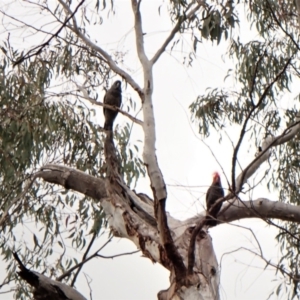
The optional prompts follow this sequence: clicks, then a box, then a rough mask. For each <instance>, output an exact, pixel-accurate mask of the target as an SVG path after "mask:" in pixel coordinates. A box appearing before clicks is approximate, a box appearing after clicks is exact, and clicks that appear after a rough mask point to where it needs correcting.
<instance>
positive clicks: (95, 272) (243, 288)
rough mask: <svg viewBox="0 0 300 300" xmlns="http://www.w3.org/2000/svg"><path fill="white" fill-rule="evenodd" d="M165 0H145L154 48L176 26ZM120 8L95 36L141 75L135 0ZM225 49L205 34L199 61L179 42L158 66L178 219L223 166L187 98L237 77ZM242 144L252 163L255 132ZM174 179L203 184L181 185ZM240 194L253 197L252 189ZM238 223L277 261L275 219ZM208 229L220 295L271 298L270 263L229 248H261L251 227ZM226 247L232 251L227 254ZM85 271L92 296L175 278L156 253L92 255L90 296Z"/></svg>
mask: <svg viewBox="0 0 300 300" xmlns="http://www.w3.org/2000/svg"><path fill="white" fill-rule="evenodd" d="M5 3H7V2H5V1H1V2H0V7H1V8H2V9H3V8H7V7H6V6H5ZM18 3H19V2H17V1H16V2H13V3H12V4H11V6H10V10H8V12H10V13H13V14H14V15H15V17H18V18H24V19H26V21H27V22H33V23H35V24H40V22H43V21H44V17H42V16H40V15H37V14H36V13H34V11H32V15H31V16H30V17H27V18H25V17H24V11H23V8H21V9H20V8H18ZM53 3H56V2H53ZM159 3H160V1H153V0H145V1H143V4H142V13H143V15H142V17H143V24H144V26H143V27H144V32H145V33H146V34H145V36H144V37H145V43H146V47H147V49H148V51H147V53H148V54H149V56H151V55H153V53H154V52H155V50H156V49H157V48H158V47H159V46H160V44H161V43H162V42H163V41H164V39H165V37H166V35H167V33H168V31H169V30H170V28H172V27H171V23H170V22H169V21H168V19H167V18H166V17H163V15H164V13H165V8H163V9H162V12H161V16H159V15H158V13H157V12H158V6H159ZM92 6H93V5H92ZM115 8H116V15H115V16H113V15H111V16H110V18H109V19H108V20H107V18H106V16H107V12H106V11H104V12H101V14H102V17H103V18H104V23H103V25H102V26H100V27H94V29H93V28H92V27H91V28H90V31H89V34H90V35H91V37H92V39H93V38H95V39H97V42H98V44H99V45H101V46H102V47H104V48H105V49H106V50H108V51H110V50H115V49H116V50H118V51H124V52H125V53H126V56H125V58H124V65H123V67H126V68H127V71H129V70H130V72H131V74H132V76H133V77H134V79H136V80H137V81H138V82H139V83H142V72H141V69H140V68H139V63H138V59H137V57H136V52H135V38H134V31H133V18H132V12H131V6H130V1H125V0H123V1H121V0H119V1H115ZM49 26H50V25H49ZM0 29H1V25H0ZM14 34H16V36H15V37H14V39H15V40H18V43H19V45H20V46H21V45H22V43H24V42H25V43H26V42H27V41H28V43H31V42H33V41H34V43H35V44H36V43H38V41H37V39H36V38H30V37H27V38H26V39H25V40H20V34H21V32H16V31H12V32H11V36H12V37H13V36H14ZM252 34H255V33H253V32H252V33H251V32H250V31H247V30H244V28H243V30H241V38H245V39H246V38H249V36H251V35H252ZM6 35H7V33H5V29H4V28H2V30H1V37H2V38H3V37H4V36H6ZM183 38H184V41H185V44H184V45H183V46H182V49H183V51H184V52H185V53H186V54H187V50H188V45H189V44H190V36H189V35H187V34H186V35H185V36H184V37H183ZM226 49H227V44H226V43H223V42H222V43H221V45H219V46H216V45H214V46H211V44H210V42H205V43H203V44H201V45H199V46H198V52H197V57H196V58H195V60H194V63H193V67H187V66H184V65H183V64H182V62H183V56H184V55H183V54H182V53H180V50H181V47H180V46H177V48H176V50H175V51H174V52H172V53H170V52H168V53H165V54H163V55H162V57H161V59H160V60H159V61H158V63H157V65H156V66H155V69H154V84H155V86H154V95H153V100H154V109H155V117H156V129H157V144H156V149H157V156H158V161H159V164H160V167H161V170H162V172H163V175H164V178H165V181H166V183H167V184H169V185H170V186H168V196H169V197H168V202H167V209H168V211H169V212H170V213H171V214H172V215H173V216H175V217H178V218H180V219H186V218H188V217H191V216H193V215H195V214H197V213H198V212H200V211H202V210H203V209H204V208H203V207H204V203H205V201H204V199H205V192H206V190H207V187H208V186H209V185H210V184H211V180H212V177H211V174H212V172H213V171H215V170H218V171H219V172H221V169H220V167H219V166H218V164H217V162H216V161H215V159H214V158H213V156H212V155H211V153H210V151H209V150H208V148H207V147H206V146H205V145H204V144H203V143H202V140H201V137H200V136H199V134H198V133H197V126H196V124H191V122H190V113H189V110H188V106H189V105H190V104H191V102H193V101H194V100H195V99H196V97H197V95H198V94H200V93H203V92H204V91H205V89H206V88H208V87H220V86H233V85H234V84H233V82H232V81H230V80H228V81H226V82H224V80H223V79H224V77H225V75H226V71H227V69H228V68H229V67H230V66H231V67H232V63H231V62H230V61H229V60H228V59H226V60H225V61H224V60H222V55H224V54H225V51H226ZM122 86H123V95H125V96H126V94H127V93H130V94H131V95H132V97H133V98H134V99H135V100H136V101H138V98H137V96H136V95H135V94H134V93H133V92H132V90H131V89H130V88H129V87H128V89H127V90H125V84H124V83H123V84H122ZM103 95H104V92H103ZM100 98H101V97H100ZM124 99H126V97H125V98H124ZM125 101H126V100H125ZM124 118H125V117H123V116H120V115H119V116H118V118H117V120H116V123H119V124H122V122H124V121H125V119H124ZM95 120H97V121H99V122H101V123H102V122H103V116H102V110H101V109H99V111H98V112H97V116H96V118H95ZM227 132H228V135H229V136H230V139H232V140H233V141H236V139H237V134H238V131H237V128H228V130H227ZM141 138H142V132H141V129H140V128H138V126H137V125H135V129H134V132H133V136H132V140H133V141H134V140H136V139H141ZM218 139H219V137H218V135H217V134H214V133H212V134H211V136H210V138H209V139H207V140H206V143H207V144H208V145H209V146H210V147H211V148H212V149H213V151H214V153H215V155H216V156H217V157H218V159H219V162H220V163H221V165H222V167H223V169H224V170H225V174H221V179H222V183H223V187H224V188H227V184H226V179H225V175H227V176H229V175H230V169H231V168H230V167H231V157H232V146H231V143H230V141H229V140H228V138H227V137H226V136H225V135H223V141H222V143H221V144H220V143H219V142H218ZM141 148H142V147H141ZM241 151H242V154H241V155H240V156H239V158H240V162H241V164H242V165H243V166H246V165H247V164H248V163H249V162H250V161H251V160H252V159H253V157H254V154H255V152H256V147H255V144H254V142H253V143H252V141H251V140H250V141H249V142H247V143H245V145H244V146H243V147H242V149H241ZM263 170H264V168H263V167H262V168H261V169H260V170H259V171H258V175H257V178H256V179H255V180H256V181H255V182H257V181H258V180H259V178H260V177H261V176H262V175H263ZM254 178H255V176H254ZM252 180H253V178H251V180H250V182H251V183H252ZM264 184H265V181H263V182H262V185H261V186H258V187H257V188H256V189H255V191H254V193H253V199H255V198H256V197H267V198H270V199H274V200H276V199H277V198H276V195H277V194H276V192H274V193H273V194H271V195H270V194H269V193H268V191H267V189H266V188H265V187H264ZM173 185H182V186H186V185H187V186H197V187H196V188H189V187H176V186H173ZM136 190H137V191H138V192H145V193H148V194H149V195H151V190H150V187H149V183H148V180H147V179H145V180H140V182H139V183H138V186H137V188H136ZM242 197H244V199H248V197H249V195H243V196H242ZM236 224H237V225H239V226H245V227H249V228H251V229H252V230H253V232H254V233H255V234H256V237H257V239H258V240H259V242H260V243H261V247H262V249H263V251H264V255H265V256H266V257H267V258H268V259H272V260H273V261H274V262H277V261H278V254H279V251H278V249H277V247H276V241H275V239H274V237H275V235H276V230H275V229H274V228H271V227H269V226H268V225H266V223H264V222H263V221H261V220H243V221H241V222H236ZM210 233H211V236H212V238H213V243H214V247H215V252H216V254H217V258H218V260H219V262H220V261H221V258H222V265H221V267H222V270H221V271H222V272H221V287H220V293H221V299H223V300H225V299H226V300H247V299H249V300H250V299H251V300H252V299H256V300H260V299H261V300H262V299H266V298H267V296H268V295H269V294H270V293H271V291H272V290H273V289H274V287H275V286H277V285H278V283H279V281H280V280H281V276H280V275H277V276H275V270H274V269H269V268H267V269H266V270H265V269H264V268H265V263H264V262H263V261H262V260H260V259H257V258H255V257H254V256H253V255H252V254H249V253H248V252H246V251H239V252H235V253H231V254H230V253H228V252H231V251H234V250H236V249H238V248H240V247H248V248H251V249H252V250H257V249H258V247H257V244H256V242H255V239H254V238H253V236H252V234H251V232H250V231H249V230H247V229H243V228H241V227H236V226H234V225H232V224H229V225H222V226H218V227H216V228H213V229H210ZM104 241H105V240H104V239H103V238H101V239H99V240H98V241H97V243H96V244H95V245H94V247H93V249H92V250H91V253H92V252H93V251H95V250H96V249H97V248H99V246H100V245H102V244H103V243H104ZM134 250H136V247H135V246H134V245H133V244H132V243H131V242H129V241H126V240H125V241H124V240H121V239H117V238H116V239H114V241H113V242H112V243H111V244H110V245H109V246H108V247H107V248H105V250H104V251H103V254H106V255H112V254H118V253H122V252H130V251H134ZM58 251H60V249H58ZM225 253H228V254H226V255H224V254H225ZM0 265H2V267H1V268H0V281H1V278H3V276H4V275H5V274H4V272H5V268H4V264H3V263H2V262H0ZM84 273H86V274H88V275H89V277H90V278H91V279H92V281H91V283H90V285H91V288H92V295H93V299H94V300H98V299H107V300H150V299H156V294H157V293H158V292H159V291H160V290H161V289H166V288H168V285H169V281H168V276H169V275H168V272H167V271H166V270H165V269H164V268H162V267H161V266H160V265H158V264H152V263H151V262H150V260H148V259H146V258H144V257H141V254H135V255H132V256H130V257H129V256H125V257H120V258H116V259H113V260H104V259H100V258H98V259H94V260H92V261H91V262H89V263H87V264H86V265H85V267H84V269H83V272H82V273H81V275H80V276H79V278H78V281H77V284H76V286H77V288H78V290H79V291H80V292H81V293H82V294H84V295H85V297H89V287H88V285H87V283H86V279H85V277H84ZM272 280H275V281H272ZM1 299H7V300H10V299H12V296H7V297H5V296H4V297H3V296H2V297H1ZM272 299H274V298H272Z"/></svg>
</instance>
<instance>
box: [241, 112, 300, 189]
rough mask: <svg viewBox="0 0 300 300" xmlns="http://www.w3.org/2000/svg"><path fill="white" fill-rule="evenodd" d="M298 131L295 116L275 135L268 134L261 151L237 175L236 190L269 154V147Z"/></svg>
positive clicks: (291, 136) (279, 143) (299, 127)
mask: <svg viewBox="0 0 300 300" xmlns="http://www.w3.org/2000/svg"><path fill="white" fill-rule="evenodd" d="M299 131H300V117H297V118H296V123H294V124H292V125H291V126H289V127H288V128H286V129H285V130H284V131H283V133H282V134H281V135H279V136H277V137H272V136H269V137H268V138H267V139H265V140H264V142H263V144H262V151H261V152H260V155H259V156H257V157H256V158H255V159H254V160H253V161H252V162H251V163H250V164H249V165H248V166H247V167H246V168H245V169H244V170H243V171H242V173H241V174H240V175H239V176H238V177H237V179H236V190H238V191H240V190H241V189H242V186H243V185H244V183H245V182H246V181H247V180H248V179H249V178H250V177H251V176H252V175H253V174H254V173H255V172H256V170H257V169H258V168H259V167H260V165H261V164H262V163H263V162H264V161H266V160H267V159H268V158H269V156H270V151H269V150H270V148H272V147H276V146H279V145H281V144H284V143H286V142H288V141H290V140H291V139H292V138H293V137H294V136H295V135H296V134H298V133H299Z"/></svg>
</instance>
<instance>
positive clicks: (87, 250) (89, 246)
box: [71, 232, 97, 286]
mask: <svg viewBox="0 0 300 300" xmlns="http://www.w3.org/2000/svg"><path fill="white" fill-rule="evenodd" d="M96 237H97V233H96V232H94V234H93V237H92V239H91V241H90V243H89V245H88V247H87V249H86V251H85V253H84V254H83V257H82V260H81V262H83V261H84V260H85V259H86V257H87V255H88V253H89V251H90V250H91V248H92V245H93V243H94V241H95V239H96ZM81 269H82V265H81V266H80V267H79V268H78V270H77V272H76V273H75V275H74V277H73V279H72V282H71V286H74V284H75V282H76V279H77V277H78V275H79V273H80V271H81Z"/></svg>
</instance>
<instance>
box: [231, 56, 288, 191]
mask: <svg viewBox="0 0 300 300" xmlns="http://www.w3.org/2000/svg"><path fill="white" fill-rule="evenodd" d="M291 60H292V57H290V58H289V59H288V60H287V62H286V64H285V65H284V67H283V68H282V70H281V71H280V72H279V73H278V74H277V75H276V76H275V78H274V79H273V80H272V81H271V82H270V83H269V84H268V85H267V86H266V88H265V90H264V92H263V93H262V95H261V96H260V98H259V100H258V102H257V104H256V105H255V106H253V107H252V109H251V110H250V111H249V113H248V115H247V117H246V119H245V121H244V124H243V127H242V130H241V132H240V137H239V140H238V142H237V144H236V146H235V148H234V151H233V156H232V169H231V181H232V192H233V193H235V194H238V193H239V192H240V188H241V186H240V188H239V189H237V188H236V181H235V166H236V161H237V154H238V151H239V148H240V146H241V144H242V141H243V138H244V136H245V133H246V128H247V125H248V121H249V120H250V118H251V116H252V113H253V112H254V111H255V110H256V109H257V108H258V107H259V106H260V104H261V103H262V102H263V100H264V99H265V98H266V96H267V94H268V92H269V91H270V89H271V88H272V87H273V85H274V83H275V82H276V81H277V80H278V79H279V78H280V77H281V75H282V74H283V73H284V72H285V71H286V69H287V67H288V65H289V64H290V62H291Z"/></svg>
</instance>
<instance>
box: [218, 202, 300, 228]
mask: <svg viewBox="0 0 300 300" xmlns="http://www.w3.org/2000/svg"><path fill="white" fill-rule="evenodd" d="M229 206H230V207H229ZM228 207H229V208H228ZM227 208H228V209H227ZM258 213H259V216H260V217H261V218H266V219H279V220H282V221H291V222H296V223H300V207H299V206H296V205H291V204H287V203H283V202H279V201H271V200H269V199H266V198H258V199H256V200H251V201H238V200H235V201H234V202H232V203H227V204H225V205H224V207H223V208H222V210H221V211H220V213H219V215H218V220H219V221H220V222H224V223H228V222H233V221H237V220H241V219H246V218H257V217H258Z"/></svg>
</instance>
